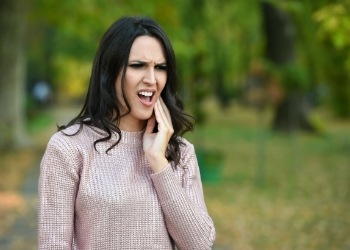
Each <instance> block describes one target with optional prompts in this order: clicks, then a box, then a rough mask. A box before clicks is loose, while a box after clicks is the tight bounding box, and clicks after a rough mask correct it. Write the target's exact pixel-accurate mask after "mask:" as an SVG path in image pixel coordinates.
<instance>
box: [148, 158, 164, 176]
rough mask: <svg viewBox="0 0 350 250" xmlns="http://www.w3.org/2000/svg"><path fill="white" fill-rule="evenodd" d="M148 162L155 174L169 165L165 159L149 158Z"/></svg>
mask: <svg viewBox="0 0 350 250" xmlns="http://www.w3.org/2000/svg"><path fill="white" fill-rule="evenodd" d="M148 162H149V164H150V166H151V169H152V171H153V173H158V172H160V171H162V170H163V169H165V168H166V167H167V166H168V164H169V162H168V160H167V159H166V158H165V157H155V158H153V157H150V158H148Z"/></svg>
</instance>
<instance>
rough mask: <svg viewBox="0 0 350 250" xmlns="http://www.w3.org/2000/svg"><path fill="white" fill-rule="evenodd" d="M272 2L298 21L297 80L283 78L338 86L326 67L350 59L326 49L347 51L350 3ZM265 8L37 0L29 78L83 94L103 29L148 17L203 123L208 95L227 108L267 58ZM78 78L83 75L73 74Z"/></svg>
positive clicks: (306, 85)
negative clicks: (334, 58)
mask: <svg viewBox="0 0 350 250" xmlns="http://www.w3.org/2000/svg"><path fill="white" fill-rule="evenodd" d="M269 2H272V3H273V4H276V5H277V6H279V7H280V8H283V9H284V10H285V11H287V12H288V13H289V14H290V15H291V16H292V17H293V21H294V22H295V25H296V27H297V36H296V37H297V44H298V56H297V61H296V64H295V65H294V66H295V67H294V66H292V67H291V68H289V69H290V70H289V69H286V70H287V71H288V72H290V73H291V74H289V76H288V77H289V78H294V79H293V80H291V81H294V83H291V81H286V85H285V86H286V87H287V89H288V90H293V88H296V89H303V90H312V89H314V88H315V87H316V86H317V85H318V84H320V83H324V82H328V83H329V84H330V86H334V84H333V83H332V82H334V81H336V80H335V78H336V76H332V74H327V71H328V69H331V70H333V69H334V70H335V71H337V72H339V71H342V72H345V71H346V70H347V71H348V69H349V67H350V66H349V65H350V62H349V58H348V57H347V58H346V59H345V60H343V61H341V62H340V64H341V65H340V67H338V66H336V67H335V66H333V67H330V66H329V63H328V61H330V59H329V58H331V56H328V55H334V54H336V53H337V51H339V54H343V55H345V53H344V52H346V51H348V49H349V43H350V41H349V38H348V37H349V36H347V33H348V30H349V26H350V24H349V23H350V22H349V15H348V4H347V2H346V1H337V2H335V3H329V2H328V1H326V0H318V1H303V2H301V1H296V0H288V1H272V0H271V1H269ZM260 12H261V11H260V1H255V0H248V1H234V2H232V1H228V0H218V1H208V0H194V1H185V0H174V1H172V2H165V1H162V0H156V1H152V2H139V1H136V0H129V1H126V0H119V1H114V0H106V1H97V0H80V1H70V0H62V1H53V0H32V1H31V12H30V25H29V27H30V32H29V41H30V43H29V48H30V50H29V60H28V61H29V80H30V81H35V80H42V78H45V79H48V80H50V82H52V83H53V84H54V85H55V86H56V89H58V90H61V92H63V91H62V89H65V88H66V87H65V84H68V83H69V84H70V85H71V87H72V88H71V93H70V94H69V95H70V96H75V97H79V96H81V94H82V89H83V88H84V86H86V84H87V80H88V77H89V69H88V67H89V66H88V65H91V63H92V58H93V55H94V53H95V50H96V48H97V46H98V41H99V39H100V37H101V36H102V34H103V32H104V31H105V29H106V28H107V27H108V26H109V25H110V24H111V23H112V22H113V21H114V20H116V19H117V18H119V17H120V16H123V15H148V16H151V17H153V18H155V19H156V20H158V21H159V22H160V23H161V25H162V26H163V27H164V28H165V30H166V31H167V33H168V34H169V37H170V39H171V40H172V42H173V45H174V49H175V52H176V54H177V58H178V65H179V75H180V79H181V84H182V85H183V87H184V88H182V89H183V90H184V91H183V93H182V94H183V97H184V99H185V102H186V103H188V104H190V106H191V107H192V110H193V112H194V113H196V114H197V115H198V116H199V117H202V118H203V121H204V120H205V116H206V115H205V113H206V112H205V111H204V110H202V108H201V104H202V102H203V100H204V99H205V98H206V97H207V96H211V95H214V96H217V97H218V100H219V101H220V102H221V103H222V105H223V106H227V105H228V103H229V102H230V101H231V100H232V99H233V98H236V97H237V96H238V94H239V92H240V89H241V88H242V85H243V84H244V82H245V81H246V77H247V75H248V74H249V73H250V72H249V70H250V68H251V65H252V64H254V62H255V61H259V60H260V59H261V57H262V56H263V48H264V36H263V34H262V29H261V13H260ZM327 58H328V59H327ZM64 60H67V63H64ZM73 61H75V62H73ZM79 64H81V65H82V67H81V68H83V69H80V67H79V66H78V65H79ZM90 67H91V66H90ZM67 68H69V69H67ZM76 70H77V72H78V73H77V74H74V72H75V71H76ZM282 71H285V70H284V69H283V70H282V69H281V72H280V73H281V74H284V73H283V72H282ZM68 72H70V73H68ZM293 72H294V73H295V77H294V73H293ZM78 77H79V78H81V80H76V78H78ZM72 79H75V80H72ZM296 81H299V82H298V83H297V82H296ZM337 88H339V86H335V89H337ZM65 91H66V90H65ZM342 92H344V91H342ZM334 93H335V92H334V91H333V92H332V94H334ZM334 95H336V94H334ZM344 98H345V99H349V98H348V97H344ZM343 106H344V105H343ZM200 120H201V119H200Z"/></svg>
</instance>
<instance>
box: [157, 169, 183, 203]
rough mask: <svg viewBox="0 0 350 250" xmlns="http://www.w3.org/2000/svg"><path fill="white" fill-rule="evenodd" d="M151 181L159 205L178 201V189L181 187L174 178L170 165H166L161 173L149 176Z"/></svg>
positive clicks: (179, 193) (179, 194)
mask: <svg viewBox="0 0 350 250" xmlns="http://www.w3.org/2000/svg"><path fill="white" fill-rule="evenodd" d="M151 179H152V182H153V185H154V187H155V189H156V192H157V194H158V198H159V200H160V202H161V203H168V202H171V201H174V200H178V198H179V196H181V192H179V189H182V187H181V185H180V183H179V181H178V180H177V178H176V177H175V174H174V172H173V169H172V167H171V164H168V166H167V167H166V168H165V169H163V170H162V171H160V172H158V173H155V174H151Z"/></svg>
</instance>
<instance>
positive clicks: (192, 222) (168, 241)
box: [38, 125, 215, 250]
mask: <svg viewBox="0 0 350 250" xmlns="http://www.w3.org/2000/svg"><path fill="white" fill-rule="evenodd" d="M77 128H78V125H74V126H72V127H70V128H68V129H66V130H65V132H66V133H68V134H72V133H74V132H75V131H76V130H77ZM142 136H143V132H124V131H122V139H121V142H120V143H119V144H118V145H117V146H116V147H115V148H113V149H112V150H110V151H109V152H108V154H106V153H105V151H106V149H107V148H109V146H110V145H111V144H112V143H113V142H115V141H116V140H117V138H118V135H117V134H114V135H113V136H112V140H111V141H108V142H102V143H98V144H97V150H98V151H96V150H95V149H94V146H93V142H94V141H95V140H96V139H98V138H101V132H100V131H99V130H98V129H92V128H90V127H87V126H84V128H83V130H82V131H81V132H80V133H78V134H77V135H75V136H66V135H64V134H62V133H61V132H58V133H56V134H55V135H53V136H52V138H51V140H50V142H49V143H48V146H47V149H46V152H45V154H44V157H43V159H42V162H41V169H40V179H39V216H38V217H39V218H38V220H39V224H38V245H39V249H45V250H50V249H80V250H87V249H99V250H100V249H101V250H107V249H150V250H155V249H161V250H166V249H174V248H175V246H176V247H177V248H178V249H186V250H194V249H201V250H203V249H211V246H212V244H213V241H214V238H215V229H214V225H213V222H212V220H211V218H210V217H209V215H208V213H207V209H206V206H205V203H204V198H203V191H202V184H201V180H200V174H199V168H198V164H197V160H196V156H195V152H194V148H193V145H192V144H190V143H189V142H188V141H187V140H185V139H183V142H184V146H182V147H181V152H182V157H181V161H180V164H179V166H177V167H176V168H174V167H173V166H172V165H171V164H169V165H168V166H167V167H166V168H165V169H164V170H163V171H161V172H159V173H156V174H154V173H152V170H151V168H150V166H149V164H148V163H147V160H146V157H145V154H144V152H143V149H142Z"/></svg>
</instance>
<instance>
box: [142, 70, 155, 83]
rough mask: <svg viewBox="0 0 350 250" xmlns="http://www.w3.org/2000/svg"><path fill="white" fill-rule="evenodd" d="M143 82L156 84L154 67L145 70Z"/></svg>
mask: <svg viewBox="0 0 350 250" xmlns="http://www.w3.org/2000/svg"><path fill="white" fill-rule="evenodd" d="M143 82H144V83H147V84H156V83H157V80H156V75H155V72H154V68H150V69H149V70H147V72H145V76H144V78H143Z"/></svg>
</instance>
